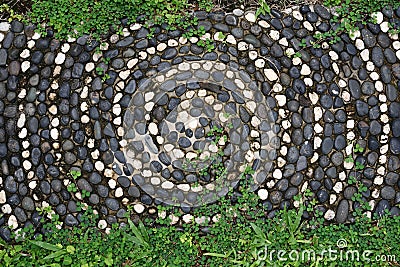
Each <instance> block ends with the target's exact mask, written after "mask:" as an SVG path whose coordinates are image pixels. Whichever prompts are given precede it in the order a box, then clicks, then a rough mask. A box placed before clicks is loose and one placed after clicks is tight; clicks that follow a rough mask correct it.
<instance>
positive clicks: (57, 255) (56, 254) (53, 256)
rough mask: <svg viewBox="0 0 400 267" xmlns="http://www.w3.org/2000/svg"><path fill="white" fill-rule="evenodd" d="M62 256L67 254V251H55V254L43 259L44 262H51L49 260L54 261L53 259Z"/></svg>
mask: <svg viewBox="0 0 400 267" xmlns="http://www.w3.org/2000/svg"><path fill="white" fill-rule="evenodd" d="M64 254H67V251H65V250H59V251H56V252H53V253H51V254H50V255H48V256H46V257H44V258H43V259H44V260H51V259H54V258H59V257H61V256H62V255H64Z"/></svg>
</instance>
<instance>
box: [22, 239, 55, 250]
mask: <svg viewBox="0 0 400 267" xmlns="http://www.w3.org/2000/svg"><path fill="white" fill-rule="evenodd" d="M29 242H30V243H32V244H34V245H36V246H39V247H41V248H44V249H47V250H51V251H59V250H61V248H59V247H58V246H56V245H53V244H50V243H46V242H43V241H33V240H29Z"/></svg>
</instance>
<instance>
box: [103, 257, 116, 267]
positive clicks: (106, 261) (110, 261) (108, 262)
mask: <svg viewBox="0 0 400 267" xmlns="http://www.w3.org/2000/svg"><path fill="white" fill-rule="evenodd" d="M104 263H105V264H106V265H107V266H112V265H113V263H114V260H113V259H112V258H105V259H104Z"/></svg>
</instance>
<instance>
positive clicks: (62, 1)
mask: <svg viewBox="0 0 400 267" xmlns="http://www.w3.org/2000/svg"><path fill="white" fill-rule="evenodd" d="M199 7H200V8H204V9H207V10H210V9H211V7H212V1H211V0H203V1H200V5H199ZM190 8H192V5H191V4H189V1H188V0H93V1H87V0H52V1H49V0H34V1H33V4H32V12H30V13H29V14H28V20H29V21H31V22H33V23H35V24H37V25H39V30H40V32H41V33H43V34H45V33H46V26H49V27H52V28H53V29H54V31H55V37H56V38H58V39H67V38H68V36H71V37H76V36H80V35H82V34H91V36H93V37H94V38H95V39H100V38H101V36H102V35H103V34H106V33H108V32H109V30H110V28H113V29H114V30H115V31H116V32H118V31H120V30H121V29H122V27H121V19H122V18H128V20H129V22H135V21H136V20H137V18H138V17H140V19H141V21H143V22H146V24H148V25H151V24H162V23H167V24H168V25H169V26H170V27H171V28H174V27H176V26H180V27H181V26H183V27H184V28H186V27H185V26H188V25H190V24H192V22H191V21H190V19H189V18H190V16H189V13H188V10H189V9H190ZM185 22H187V23H185Z"/></svg>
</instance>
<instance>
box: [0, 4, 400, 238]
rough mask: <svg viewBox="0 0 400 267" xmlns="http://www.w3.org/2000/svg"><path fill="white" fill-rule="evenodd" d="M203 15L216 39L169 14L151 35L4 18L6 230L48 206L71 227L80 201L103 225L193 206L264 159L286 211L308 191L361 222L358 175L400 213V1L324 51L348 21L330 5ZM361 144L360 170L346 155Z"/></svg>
mask: <svg viewBox="0 0 400 267" xmlns="http://www.w3.org/2000/svg"><path fill="white" fill-rule="evenodd" d="M196 16H197V17H198V18H199V26H203V27H204V28H205V30H206V31H207V32H208V33H207V34H206V36H205V37H210V38H213V39H214V40H215V43H216V44H217V48H216V50H215V51H207V49H206V48H204V47H201V46H198V45H197V41H198V39H197V38H195V37H192V38H190V39H189V40H187V39H186V38H183V37H182V32H181V31H179V30H176V31H166V30H165V29H163V28H160V27H156V28H155V33H154V37H152V38H150V39H149V38H148V34H149V31H148V30H147V29H145V28H142V27H141V25H139V24H133V25H125V26H126V28H125V29H124V36H123V37H121V36H118V35H116V34H112V35H110V36H108V37H107V42H106V44H105V45H102V46H100V44H99V43H98V42H96V41H94V40H90V39H89V38H88V37H87V36H86V37H85V36H84V37H80V38H78V39H77V40H75V39H71V40H68V42H59V41H57V40H55V39H53V38H52V37H51V36H52V32H51V31H49V32H48V34H49V37H46V38H42V37H40V36H39V35H38V34H37V33H34V28H33V27H32V26H24V25H23V24H21V23H19V22H16V21H14V22H12V23H11V24H8V23H0V98H1V100H0V115H1V116H0V161H1V168H0V207H1V214H2V215H1V216H0V236H1V237H2V238H4V239H6V240H8V239H9V238H10V230H9V227H8V226H11V227H13V228H20V227H22V226H27V225H29V224H33V225H35V226H37V225H38V224H39V221H40V218H41V215H40V214H39V213H38V211H36V208H37V207H42V206H47V205H50V206H51V207H52V210H53V211H54V212H55V213H57V214H59V215H60V216H61V219H62V221H63V222H64V224H65V225H66V226H75V225H78V224H79V212H77V203H80V202H82V203H86V204H88V205H91V206H93V207H94V209H95V210H96V211H98V212H99V214H100V215H101V218H102V220H101V221H100V222H99V227H101V228H105V227H109V226H110V225H111V224H112V223H115V222H118V221H120V220H122V218H123V215H124V213H125V211H126V209H127V206H128V205H131V206H133V209H134V212H135V213H136V214H138V215H140V216H153V214H155V213H156V212H157V211H156V208H155V207H156V205H158V204H160V203H170V204H179V205H180V206H181V207H182V210H183V212H185V213H190V211H191V209H192V207H193V206H196V205H198V204H200V203H199V202H198V201H199V197H200V201H201V203H203V202H206V203H207V202H211V201H214V200H215V199H217V198H218V197H221V196H223V195H224V194H225V193H226V191H227V189H228V188H230V187H233V188H236V187H237V185H238V183H239V180H240V179H239V178H240V176H239V174H240V173H241V172H243V171H244V170H246V171H249V170H250V169H253V170H254V171H255V174H254V176H253V177H254V179H252V184H251V186H252V189H254V190H256V192H257V194H258V195H259V197H260V199H261V201H262V202H264V204H265V205H266V206H267V207H268V209H269V210H270V211H271V213H270V216H272V215H273V211H274V210H277V209H279V208H281V207H283V205H290V206H293V205H294V204H295V203H293V196H295V195H296V194H299V193H300V192H304V191H305V190H306V189H307V188H308V189H310V190H311V191H312V192H315V194H316V197H317V200H318V201H319V202H320V206H319V208H320V209H321V210H322V211H323V213H324V216H325V218H326V219H328V220H335V221H337V222H345V221H351V220H352V215H351V212H350V211H352V210H354V209H356V208H358V204H357V203H354V202H353V201H352V200H351V197H352V196H353V194H354V192H355V191H356V190H357V189H356V187H355V186H354V185H351V184H349V183H348V177H349V176H350V175H354V176H356V177H357V179H359V180H361V181H362V183H364V185H366V187H367V188H368V190H367V191H366V192H363V198H364V199H365V200H366V201H369V203H370V204H371V206H372V207H373V211H374V212H376V213H379V214H382V213H383V210H384V209H389V210H390V212H391V213H392V214H396V215H398V214H399V213H400V210H399V208H398V207H397V206H396V205H398V203H399V202H400V191H399V186H400V181H399V168H400V159H399V155H400V103H399V99H400V98H399V87H400V82H399V78H400V41H399V37H398V35H397V34H396V35H391V34H390V33H389V21H391V22H393V21H395V22H396V21H397V22H398V21H399V19H400V9H398V10H396V11H395V12H390V11H388V10H385V11H384V13H378V14H377V24H370V23H368V24H367V25H366V26H364V25H360V28H361V31H359V32H356V33H355V34H354V36H353V37H352V38H349V36H347V35H345V34H343V35H341V39H342V41H340V42H338V43H336V44H333V45H330V44H328V43H326V42H323V43H321V48H313V47H312V45H311V43H310V42H311V41H312V40H313V38H312V36H313V34H315V33H316V32H326V31H328V30H329V29H330V28H331V27H332V25H330V23H329V19H330V18H331V14H330V13H329V12H328V11H327V10H326V9H325V8H323V7H321V6H314V7H311V6H310V7H309V6H302V7H301V8H299V9H297V10H290V11H289V12H287V13H281V12H277V11H275V10H273V11H272V14H271V16H269V15H268V16H261V17H260V18H259V19H256V18H255V16H254V13H253V12H246V13H245V12H243V11H241V10H235V11H234V12H233V13H232V14H227V15H222V14H209V15H207V14H206V13H203V12H198V13H196ZM219 32H221V33H222V34H221V33H219ZM303 39H304V40H305V41H306V44H307V47H306V48H303V47H302V45H301V43H302V40H303ZM297 51H299V52H300V54H301V57H298V56H293V55H294V54H295V52H297ZM106 74H107V75H106ZM210 132H211V134H209V133H210ZM355 144H358V145H359V146H361V147H362V148H364V151H363V152H362V153H359V154H357V156H356V158H355V162H356V163H357V162H358V164H362V165H364V166H365V167H364V168H363V169H362V170H359V171H357V172H356V173H355V172H354V164H356V163H352V162H346V161H345V158H346V157H348V156H349V155H350V154H352V150H353V146H354V145H355ZM210 164H211V165H210ZM209 165H210V166H213V167H209V168H207V166H209ZM219 167H222V169H219ZM213 168H214V169H213ZM224 169H226V170H227V172H225V173H224V172H223V171H220V170H224ZM71 170H72V171H73V170H75V171H78V172H80V173H81V174H82V175H81V176H79V177H78V178H77V179H76V180H74V179H73V177H72V176H71V175H70V174H69V173H70V171H71ZM250 180H251V179H250ZM71 183H74V184H76V188H75V192H74V190H73V189H71ZM83 190H85V191H83ZM85 192H90V196H86V197H84V198H82V193H85ZM202 192H203V193H204V194H203V193H202ZM179 220H181V218H176V221H175V222H178V221H179Z"/></svg>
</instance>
